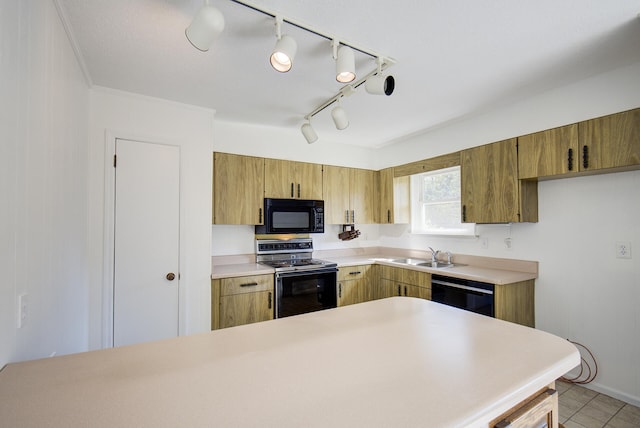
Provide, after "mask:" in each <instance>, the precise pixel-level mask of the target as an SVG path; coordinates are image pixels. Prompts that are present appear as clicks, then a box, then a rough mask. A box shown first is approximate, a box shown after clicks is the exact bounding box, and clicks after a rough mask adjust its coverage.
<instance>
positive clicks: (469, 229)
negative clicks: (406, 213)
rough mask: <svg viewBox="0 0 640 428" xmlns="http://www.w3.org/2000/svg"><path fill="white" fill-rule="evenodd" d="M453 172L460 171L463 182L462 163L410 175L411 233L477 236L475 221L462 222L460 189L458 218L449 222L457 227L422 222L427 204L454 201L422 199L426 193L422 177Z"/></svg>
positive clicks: (459, 175) (459, 179) (459, 180)
mask: <svg viewBox="0 0 640 428" xmlns="http://www.w3.org/2000/svg"><path fill="white" fill-rule="evenodd" d="M451 172H457V173H458V182H460V183H461V178H462V177H461V167H460V165H454V166H450V167H446V168H438V169H434V170H430V171H426V172H421V173H419V174H412V175H411V177H410V189H411V190H410V204H411V227H410V229H411V233H412V234H416V235H431V236H458V237H475V236H476V227H475V226H476V225H475V223H462V214H461V209H462V201H461V198H462V192H461V190H460V192H459V194H458V196H459V197H458V199H457V204H458V209H457V219H456V221H455V222H449V223H447V224H455V227H446V226H442V227H438V226H436V227H428V226H426V225H425V223H422V222H421V221H420V219H422V218H423V217H424V216H423V214H422V210H423V209H424V207H425V205H432V206H435V205H438V204H450V203H451V202H452V201H451V200H450V199H449V200H442V201H438V200H434V201H431V202H425V201H423V200H422V195H423V194H424V190H423V189H422V183H424V181H423V180H422V177H424V176H434V175H440V174H449V173H451Z"/></svg>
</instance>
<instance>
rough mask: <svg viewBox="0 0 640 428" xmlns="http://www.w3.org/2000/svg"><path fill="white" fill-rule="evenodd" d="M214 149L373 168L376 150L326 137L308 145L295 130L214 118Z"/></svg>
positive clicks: (224, 151) (225, 151)
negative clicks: (338, 142)
mask: <svg viewBox="0 0 640 428" xmlns="http://www.w3.org/2000/svg"><path fill="white" fill-rule="evenodd" d="M213 145H214V146H213V149H214V151H216V152H223V153H238V154H243V155H251V156H259V157H266V158H275V159H287V160H296V161H301V162H313V163H321V164H327V165H339V166H351V167H355V168H373V165H375V163H376V156H377V154H376V151H375V150H371V149H367V148H364V147H358V146H349V145H344V144H336V143H335V142H332V141H328V140H326V139H323V140H318V141H317V142H315V143H313V144H307V142H306V140H305V139H304V137H303V136H302V133H300V131H299V130H298V129H297V128H296V129H283V128H275V127H268V126H258V125H248V124H244V123H235V122H226V121H221V120H216V123H215V127H214V139H213Z"/></svg>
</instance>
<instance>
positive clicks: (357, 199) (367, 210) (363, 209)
mask: <svg viewBox="0 0 640 428" xmlns="http://www.w3.org/2000/svg"><path fill="white" fill-rule="evenodd" d="M349 195H350V196H349V199H350V201H351V222H350V223H364V224H370V223H376V222H377V217H378V203H377V198H378V179H377V175H376V171H372V170H369V169H358V168H351V188H350V191H349Z"/></svg>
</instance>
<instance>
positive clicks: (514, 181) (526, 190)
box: [460, 138, 538, 223]
mask: <svg viewBox="0 0 640 428" xmlns="http://www.w3.org/2000/svg"><path fill="white" fill-rule="evenodd" d="M460 161H461V180H462V183H461V186H462V189H461V191H462V194H461V199H462V201H461V202H462V221H463V222H467V223H511V222H535V221H538V205H537V201H538V191H537V183H535V182H527V181H521V180H518V171H517V170H518V152H517V138H511V139H509V140H504V141H500V142H497V143H492V144H487V145H484V146H479V147H474V148H471V149H468V150H463V151H462V152H461V156H460Z"/></svg>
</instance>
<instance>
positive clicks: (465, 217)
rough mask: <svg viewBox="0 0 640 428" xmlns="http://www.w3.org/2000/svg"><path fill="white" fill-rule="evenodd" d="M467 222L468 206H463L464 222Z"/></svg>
mask: <svg viewBox="0 0 640 428" xmlns="http://www.w3.org/2000/svg"><path fill="white" fill-rule="evenodd" d="M466 221H467V206H466V205H463V206H462V222H463V223H464V222H466Z"/></svg>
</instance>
